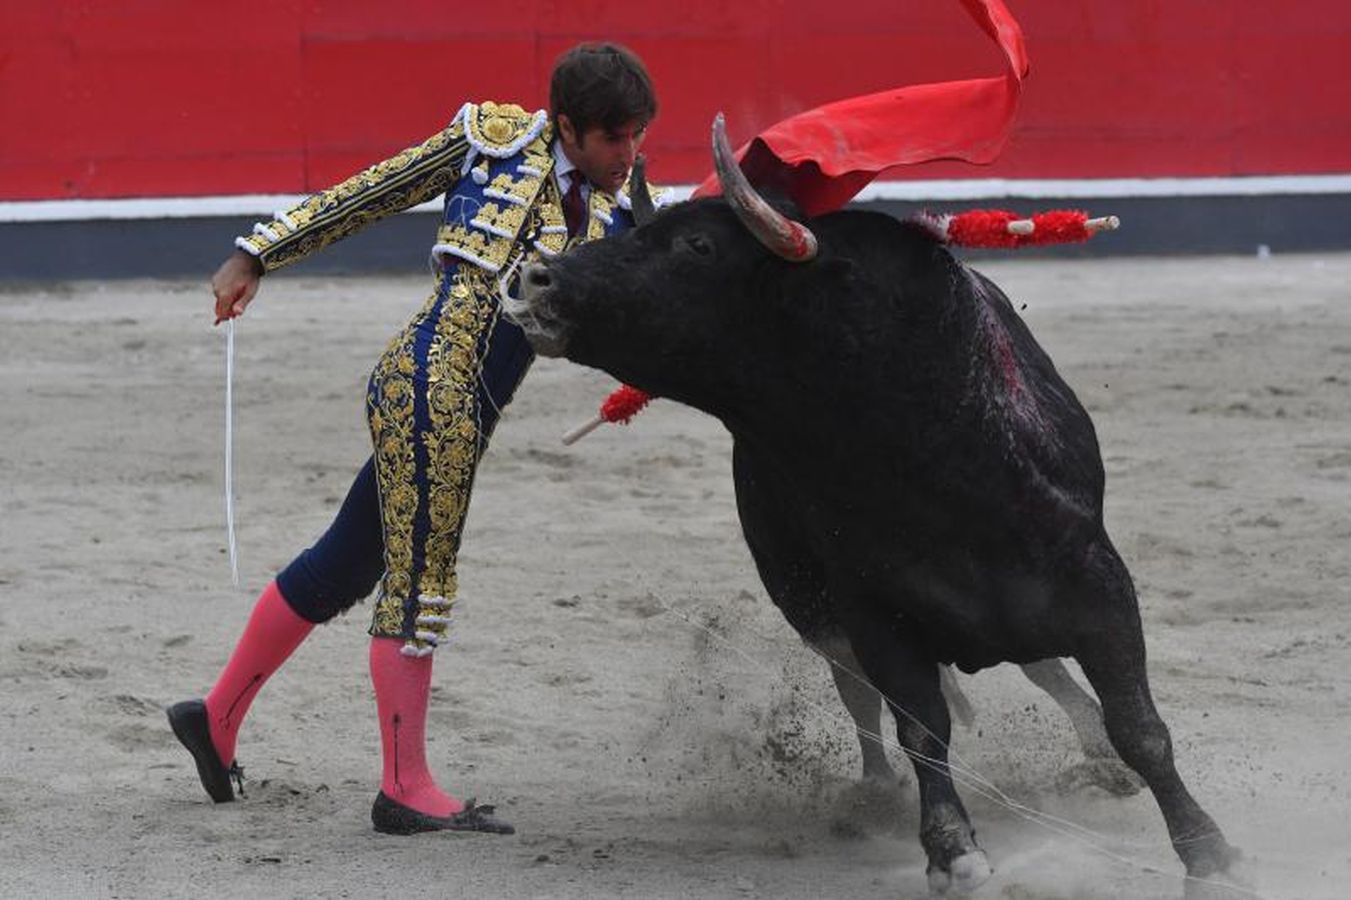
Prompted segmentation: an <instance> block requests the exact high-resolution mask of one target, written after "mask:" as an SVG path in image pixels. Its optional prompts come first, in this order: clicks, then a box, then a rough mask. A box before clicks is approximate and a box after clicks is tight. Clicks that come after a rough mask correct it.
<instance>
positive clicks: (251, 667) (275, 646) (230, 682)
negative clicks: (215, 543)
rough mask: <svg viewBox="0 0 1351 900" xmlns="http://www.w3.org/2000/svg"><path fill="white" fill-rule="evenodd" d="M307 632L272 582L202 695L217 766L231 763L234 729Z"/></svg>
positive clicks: (306, 625)
mask: <svg viewBox="0 0 1351 900" xmlns="http://www.w3.org/2000/svg"><path fill="white" fill-rule="evenodd" d="M313 630H314V623H313V622H310V621H308V620H307V619H303V618H301V617H300V616H299V615H297V614H296V612H295V611H294V610H293V609H291V606H290V604H289V603H287V602H286V598H285V597H283V596H282V594H281V590H280V589H278V587H277V582H275V581H272V582H269V583H268V586H267V587H266V588H264V589H263V593H262V594H260V595H259V597H258V602H257V603H255V604H254V606H253V612H252V614H250V616H249V622H248V624H247V625H245V626H244V634H243V635H241V636H240V638H239V643H238V644H236V645H235V649H234V652H233V653H232V654H230V661H229V662H227V663H226V664H225V669H224V671H222V672H221V673H220V677H219V678H217V679H216V684H215V687H213V688H211V693H209V694H207V695H206V712H207V717H208V721H209V723H210V727H211V743H212V744H213V745H214V746H215V748H216V754H217V755H218V756H219V757H220V761H221V764H222V765H225V766H229V765H230V763H232V762H234V759H235V741H236V740H237V739H238V737H239V726H240V725H241V724H242V723H243V721H244V714H245V713H247V712H248V711H249V704H250V703H252V702H253V698H254V697H255V696H257V694H258V691H259V690H260V689H261V688H262V686H263V685H264V684H265V683H266V682H267V680H268V679H269V678H271V677H272V673H273V672H275V671H277V669H279V668H281V664H282V663H284V662H286V659H287V657H289V656H290V655H291V653H292V652H293V651H294V650H295V649H296V647H298V646H300V642H301V641H303V640H305V637H306V636H307V635H308V634H309V633H310V632H311V631H313Z"/></svg>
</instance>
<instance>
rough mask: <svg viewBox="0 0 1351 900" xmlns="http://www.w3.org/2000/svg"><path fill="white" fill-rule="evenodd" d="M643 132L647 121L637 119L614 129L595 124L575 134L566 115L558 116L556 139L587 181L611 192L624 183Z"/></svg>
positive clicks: (641, 140)
mask: <svg viewBox="0 0 1351 900" xmlns="http://www.w3.org/2000/svg"><path fill="white" fill-rule="evenodd" d="M646 134H647V123H646V122H638V121H633V122H626V123H625V124H623V125H621V126H619V127H618V128H614V129H609V128H602V127H600V126H599V125H597V126H594V127H592V128H588V129H587V130H586V131H584V132H582V133H581V134H578V133H577V130H576V129H575V128H573V127H572V121H571V120H570V119H569V118H568V117H567V116H563V115H560V116H559V117H558V139H559V141H560V143H561V144H562V145H563V153H564V155H566V156H567V158H568V159H569V160H571V161H572V164H573V165H574V166H576V167H577V168H579V169H581V170H582V174H583V175H585V176H586V180H587V181H589V182H591V183H592V184H594V185H595V186H597V187H599V188H600V189H601V190H603V191H608V192H609V193H611V194H613V193H614V192H615V191H617V190H619V189H620V188H621V187H623V186H624V182H625V180H626V179H628V177H629V170H630V169H632V168H633V160H634V159H635V158H636V157H637V156H638V148H639V147H641V146H642V143H643V138H644V137H645V136H646Z"/></svg>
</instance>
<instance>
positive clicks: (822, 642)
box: [810, 632, 898, 783]
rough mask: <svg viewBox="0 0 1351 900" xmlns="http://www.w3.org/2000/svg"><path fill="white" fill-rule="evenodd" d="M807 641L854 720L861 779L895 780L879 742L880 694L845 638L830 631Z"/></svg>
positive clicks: (880, 737)
mask: <svg viewBox="0 0 1351 900" xmlns="http://www.w3.org/2000/svg"><path fill="white" fill-rule="evenodd" d="M810 642H811V644H812V646H813V647H815V648H816V652H817V653H819V654H820V655H821V656H823V657H825V659H826V661H827V662H828V663H829V665H830V674H831V675H832V676H833V677H834V678H835V689H836V690H837V691H839V692H840V699H841V700H843V701H844V708H845V709H846V710H848V711H849V716H850V718H852V719H853V720H854V732H855V734H857V735H858V745H859V749H860V750H862V752H863V777H864V779H877V780H879V781H885V782H888V783H891V782H895V781H897V780H898V779H897V777H896V770H895V769H893V768H892V767H891V762H890V761H889V760H888V759H887V753H886V749H885V747H884V746H883V745H882V698H881V696H880V695H879V694H878V693H877V689H876V688H874V687H873V686H872V684H870V683H869V682H868V679H867V677H866V676H864V674H863V667H862V666H861V665H860V664H859V661H858V658H857V657H856V656H854V648H853V646H852V645H851V644H850V643H849V639H848V638H847V637H845V636H844V634H843V633H842V632H831V633H830V634H828V635H827V636H825V637H818V638H815V639H813V640H811V641H810Z"/></svg>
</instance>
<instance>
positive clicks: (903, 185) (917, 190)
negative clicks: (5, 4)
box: [0, 174, 1351, 222]
mask: <svg viewBox="0 0 1351 900" xmlns="http://www.w3.org/2000/svg"><path fill="white" fill-rule="evenodd" d="M693 190H694V186H693V185H676V186H673V187H672V192H673V193H674V194H675V196H676V199H678V200H684V199H685V198H687V197H688V196H689V195H690V193H691V192H692V191H693ZM1282 194H1351V174H1344V175H1263V176H1249V177H1238V178H1082V179H1041V178H1028V179H1023V178H971V179H965V178H964V179H951V180H944V181H875V182H873V183H872V184H870V185H868V186H867V187H865V188H864V189H863V190H862V191H861V192H859V195H858V198H857V199H859V200H861V201H868V200H903V201H910V202H925V201H929V202H936V201H946V200H966V201H983V200H1001V199H1010V198H1022V199H1029V200H1035V199H1040V198H1048V197H1056V198H1068V199H1095V198H1096V199H1106V198H1121V197H1259V196H1276V195H1282ZM304 198H305V195H303V194H239V195H231V196H224V197H143V198H130V199H121V200H34V201H10V202H0V222H72V221H75V222H78V221H89V220H96V219H179V218H204V217H210V216H252V217H257V218H270V217H271V216H272V214H273V213H274V212H276V211H277V210H283V209H289V208H290V207H292V206H294V205H295V204H297V203H299V202H300V201H301V200H303V199H304ZM440 208H441V203H440V201H439V200H435V201H431V202H428V203H423V204H421V205H419V206H415V207H413V209H412V210H410V212H435V211H437V210H439V209H440Z"/></svg>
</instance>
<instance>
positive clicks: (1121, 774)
mask: <svg viewBox="0 0 1351 900" xmlns="http://www.w3.org/2000/svg"><path fill="white" fill-rule="evenodd" d="M1089 786H1092V787H1097V788H1101V789H1102V790H1104V791H1106V792H1107V793H1109V794H1112V795H1113V796H1116V797H1133V796H1135V795H1136V794H1138V793H1140V790H1141V789H1142V788H1143V787H1144V786H1145V783H1144V781H1143V780H1142V779H1141V778H1140V776H1139V775H1137V774H1135V770H1134V769H1132V768H1131V767H1130V766H1128V765H1126V764H1125V763H1123V762H1122V761H1121V760H1119V759H1117V758H1116V757H1115V756H1098V757H1089V758H1088V759H1086V760H1084V761H1083V762H1081V763H1076V764H1075V765H1072V766H1070V767H1069V768H1068V769H1066V770H1065V771H1063V772H1061V773H1060V775H1059V776H1058V777H1057V778H1056V787H1057V788H1059V789H1060V790H1061V791H1064V792H1069V791H1077V790H1079V789H1081V788H1084V787H1089Z"/></svg>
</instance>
